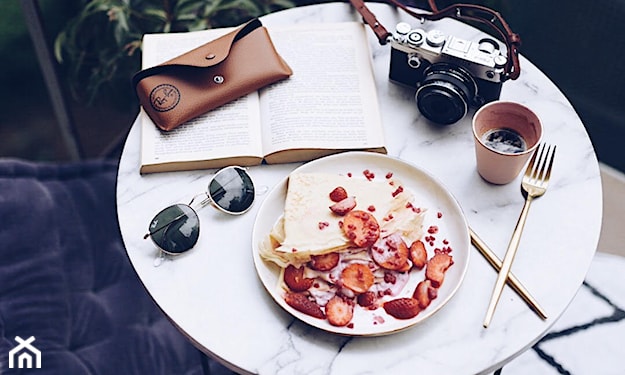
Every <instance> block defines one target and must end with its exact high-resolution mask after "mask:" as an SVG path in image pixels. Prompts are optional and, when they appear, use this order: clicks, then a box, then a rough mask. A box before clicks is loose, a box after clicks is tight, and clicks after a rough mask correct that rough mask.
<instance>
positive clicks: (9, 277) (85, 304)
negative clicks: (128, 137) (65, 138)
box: [0, 160, 221, 375]
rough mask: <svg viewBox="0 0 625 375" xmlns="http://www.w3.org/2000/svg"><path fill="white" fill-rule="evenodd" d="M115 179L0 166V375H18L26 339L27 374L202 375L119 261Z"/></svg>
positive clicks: (67, 168) (105, 170)
mask: <svg viewBox="0 0 625 375" xmlns="http://www.w3.org/2000/svg"><path fill="white" fill-rule="evenodd" d="M116 171H117V165H116V163H114V162H112V161H88V162H81V163H71V164H62V165H57V164H41V163H31V162H24V161H18V160H3V161H0V373H2V374H5V373H6V374H13V373H18V372H17V371H16V370H11V369H9V352H10V351H11V350H12V349H14V348H15V347H16V346H18V343H17V341H16V339H15V338H16V336H19V337H20V338H21V339H23V340H27V339H28V338H29V337H31V336H33V337H34V338H35V341H32V342H31V345H32V346H33V347H34V348H36V349H37V350H39V351H40V352H41V370H36V373H49V374H116V375H119V374H200V373H202V365H201V360H200V358H201V356H200V352H199V351H197V350H196V349H195V348H194V347H193V346H192V345H191V344H190V343H189V341H188V340H186V339H185V338H184V337H183V336H182V335H181V333H180V332H179V331H178V330H176V329H175V328H174V327H173V326H172V324H171V323H170V322H169V321H168V320H167V318H166V317H165V316H164V314H163V313H162V312H161V311H160V310H159V309H158V308H157V307H156V305H155V304H154V303H153V301H152V300H151V299H150V298H149V296H148V294H147V293H146V291H145V289H144V288H143V286H142V285H141V283H140V281H139V280H138V278H137V276H136V274H135V273H134V271H133V270H132V267H131V265H130V262H129V261H128V258H127V257H126V254H125V250H124V248H123V245H122V241H121V236H120V234H119V228H118V226H117V219H116V213H115V178H116ZM23 351H24V350H22V351H21V352H23ZM18 354H19V353H18ZM33 358H34V357H33ZM14 359H15V361H16V362H15V365H14V367H17V358H14ZM216 365H217V364H216V363H215V362H213V363H212V364H211V368H212V367H213V366H216ZM220 370H221V368H220ZM14 371H15V372H14ZM219 372H221V371H219Z"/></svg>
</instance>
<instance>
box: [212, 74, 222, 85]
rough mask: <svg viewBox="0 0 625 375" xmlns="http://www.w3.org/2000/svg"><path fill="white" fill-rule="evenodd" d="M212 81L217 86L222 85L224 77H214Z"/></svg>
mask: <svg viewBox="0 0 625 375" xmlns="http://www.w3.org/2000/svg"><path fill="white" fill-rule="evenodd" d="M213 81H214V82H215V83H217V84H222V83H224V77H223V76H214V77H213Z"/></svg>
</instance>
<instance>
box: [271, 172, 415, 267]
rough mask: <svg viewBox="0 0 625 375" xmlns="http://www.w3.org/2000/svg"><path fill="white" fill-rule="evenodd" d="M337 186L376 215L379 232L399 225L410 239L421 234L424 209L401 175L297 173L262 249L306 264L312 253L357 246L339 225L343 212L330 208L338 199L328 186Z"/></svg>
mask: <svg viewBox="0 0 625 375" xmlns="http://www.w3.org/2000/svg"><path fill="white" fill-rule="evenodd" d="M339 186H340V187H343V188H344V189H345V190H346V192H347V194H348V196H353V197H355V199H356V207H355V208H354V209H355V210H363V211H366V212H368V213H370V214H371V215H373V216H374V217H375V218H376V220H377V221H378V224H379V225H380V236H381V237H384V236H386V235H388V234H390V233H393V232H396V231H399V232H400V233H401V234H402V236H403V237H404V240H405V241H406V242H407V243H408V244H410V243H411V242H412V241H414V240H416V239H418V238H420V237H421V235H422V229H421V225H422V221H423V213H424V211H425V210H424V209H418V207H419V206H418V205H417V204H415V202H413V199H414V197H413V195H412V194H411V193H410V192H409V191H408V190H407V189H404V188H403V186H402V185H401V182H400V181H398V180H395V179H391V178H378V179H366V178H357V177H348V176H344V175H334V174H324V173H295V174H292V175H291V176H290V177H289V181H288V188H287V194H286V199H285V204H284V214H283V216H282V217H281V218H280V220H278V222H277V223H276V224H275V225H274V227H273V229H272V231H271V233H270V234H269V235H268V236H267V238H266V239H265V241H263V243H262V244H261V245H260V255H261V256H262V257H263V258H264V259H265V260H268V261H272V262H274V263H276V264H278V265H279V266H281V267H285V266H286V265H288V264H289V263H290V264H294V265H299V264H303V263H305V262H307V261H309V260H310V258H311V256H312V255H319V254H326V253H330V252H335V251H344V250H345V249H349V248H353V247H354V245H353V243H351V241H350V240H349V239H348V238H347V237H346V236H345V234H344V232H343V230H342V229H341V224H340V222H341V220H342V218H343V217H342V216H340V215H337V214H335V213H334V212H332V211H331V210H330V208H329V207H330V206H331V205H332V204H334V203H335V202H333V201H332V200H331V199H330V192H332V191H333V190H334V189H335V188H336V187H339Z"/></svg>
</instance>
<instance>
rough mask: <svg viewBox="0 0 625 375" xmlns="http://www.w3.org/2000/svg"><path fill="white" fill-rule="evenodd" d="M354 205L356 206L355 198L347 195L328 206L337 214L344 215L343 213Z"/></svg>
mask: <svg viewBox="0 0 625 375" xmlns="http://www.w3.org/2000/svg"><path fill="white" fill-rule="evenodd" d="M354 207H356V198H355V197H347V198H345V199H342V200H340V201H338V202H336V203H334V204H333V205H332V206H330V210H331V211H332V212H334V213H335V214H337V215H339V216H345V214H347V213H348V212H349V211H351V210H353V209H354Z"/></svg>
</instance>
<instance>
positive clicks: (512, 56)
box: [350, 0, 521, 80]
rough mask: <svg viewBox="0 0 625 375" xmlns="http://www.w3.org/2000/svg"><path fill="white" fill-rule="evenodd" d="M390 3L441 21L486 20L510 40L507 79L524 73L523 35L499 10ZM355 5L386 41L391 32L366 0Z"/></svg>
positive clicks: (432, 3) (354, 1)
mask: <svg viewBox="0 0 625 375" xmlns="http://www.w3.org/2000/svg"><path fill="white" fill-rule="evenodd" d="M384 1H386V2H387V3H389V4H391V5H393V6H396V7H397V8H400V9H401V10H403V11H404V12H406V13H407V14H409V15H411V16H413V17H415V18H418V19H420V20H421V21H424V20H429V21H437V20H440V19H442V18H445V17H449V18H455V19H458V20H466V21H473V22H479V23H483V24H485V25H488V26H489V27H490V28H491V29H492V30H493V31H495V32H496V33H497V36H498V37H499V38H500V39H501V40H502V41H503V42H504V43H505V44H506V49H507V57H508V62H507V63H506V66H505V76H504V78H505V79H513V80H514V79H517V78H519V74H520V73H521V66H520V64H519V47H520V46H521V37H520V36H519V35H518V34H516V33H514V32H513V31H512V29H510V26H509V25H508V23H507V22H506V21H505V20H504V19H503V17H502V16H501V14H499V13H498V12H496V11H494V10H492V9H490V8H487V7H484V6H481V5H474V4H453V5H450V6H448V7H447V8H444V9H441V10H439V9H438V7H437V6H436V2H435V0H428V4H429V6H430V8H431V11H430V12H427V11H424V12H417V11H414V10H412V9H410V8H408V7H407V6H405V5H404V4H402V3H400V2H399V1H397V0H384ZM350 2H351V3H352V5H353V6H354V8H356V10H357V11H358V13H360V15H361V16H362V18H363V20H364V22H365V23H366V24H367V25H369V27H370V28H371V29H372V30H373V32H374V33H375V35H376V37H377V38H378V41H379V42H380V44H382V45H384V44H386V43H387V42H388V38H389V36H390V35H391V33H390V32H389V31H388V30H387V29H386V28H385V27H384V26H383V25H382V24H381V23H380V22H379V21H378V20H377V18H376V17H375V15H374V14H373V13H372V12H371V11H370V10H369V8H368V7H367V6H366V5H365V2H364V1H363V0H350Z"/></svg>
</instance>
